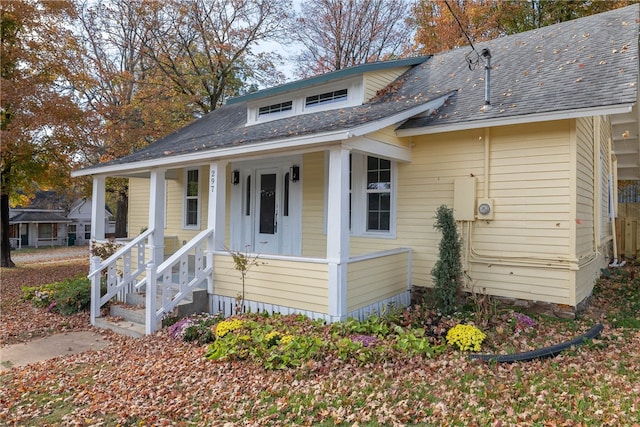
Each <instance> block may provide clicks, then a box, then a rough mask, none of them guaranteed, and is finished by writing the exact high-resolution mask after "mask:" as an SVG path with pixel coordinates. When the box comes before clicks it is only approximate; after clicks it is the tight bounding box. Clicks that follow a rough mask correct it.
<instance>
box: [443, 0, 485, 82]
mask: <svg viewBox="0 0 640 427" xmlns="http://www.w3.org/2000/svg"><path fill="white" fill-rule="evenodd" d="M443 1H444V4H446V5H447V8H448V9H449V12H451V15H452V16H453V19H455V20H456V22H457V23H458V27H460V30H461V31H462V34H464V36H465V37H466V38H467V41H468V42H469V46H471V52H469V53H467V54H466V55H465V56H464V59H465V60H466V61H467V64H468V65H469V69H470V70H471V71H473V70H475V68H476V67H477V66H478V64H479V63H480V54H479V53H478V51H477V50H476V48H475V47H474V46H473V42H472V41H471V37H469V34H467V32H466V31H465V29H464V27H463V26H462V24H461V23H460V20H459V19H458V17H457V16H456V14H455V13H453V9H452V8H451V6H450V5H449V2H448V1H447V0H443ZM474 54H475V57H472V56H474Z"/></svg>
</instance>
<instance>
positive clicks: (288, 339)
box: [280, 334, 294, 345]
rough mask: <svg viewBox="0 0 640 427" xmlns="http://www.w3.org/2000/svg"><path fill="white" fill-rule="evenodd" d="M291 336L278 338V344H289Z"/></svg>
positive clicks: (291, 339)
mask: <svg viewBox="0 0 640 427" xmlns="http://www.w3.org/2000/svg"><path fill="white" fill-rule="evenodd" d="M293 338H294V337H293V335H289V334H287V335H285V336H283V337H282V338H280V344H285V345H286V344H289V343H290V342H291V341H293Z"/></svg>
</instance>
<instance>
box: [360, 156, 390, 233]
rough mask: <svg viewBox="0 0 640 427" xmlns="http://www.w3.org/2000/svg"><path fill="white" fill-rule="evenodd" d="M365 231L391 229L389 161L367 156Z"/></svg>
mask: <svg viewBox="0 0 640 427" xmlns="http://www.w3.org/2000/svg"><path fill="white" fill-rule="evenodd" d="M366 193H367V228H366V230H367V231H389V230H390V229H391V161H389V160H386V159H380V158H378V157H372V156H368V157H367V189H366Z"/></svg>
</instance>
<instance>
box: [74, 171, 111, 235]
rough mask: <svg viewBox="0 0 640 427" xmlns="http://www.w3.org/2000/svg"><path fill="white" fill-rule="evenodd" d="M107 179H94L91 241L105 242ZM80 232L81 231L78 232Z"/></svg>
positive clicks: (100, 177)
mask: <svg viewBox="0 0 640 427" xmlns="http://www.w3.org/2000/svg"><path fill="white" fill-rule="evenodd" d="M105 182H106V177H105V176H95V175H94V177H93V193H92V194H91V241H94V240H95V241H97V240H104V233H105V229H104V224H105V219H106V218H105V193H106V186H105ZM76 232H78V233H79V232H80V230H76Z"/></svg>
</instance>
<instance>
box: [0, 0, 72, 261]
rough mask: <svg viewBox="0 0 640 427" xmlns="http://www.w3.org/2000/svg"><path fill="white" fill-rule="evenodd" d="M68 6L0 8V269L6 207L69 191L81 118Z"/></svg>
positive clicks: (7, 255)
mask: <svg viewBox="0 0 640 427" xmlns="http://www.w3.org/2000/svg"><path fill="white" fill-rule="evenodd" d="M73 15H74V7H73V4H72V3H71V2H70V1H62V0H59V1H39V2H33V1H27V0H12V1H2V2H0V28H1V41H2V54H1V55H0V78H1V80H0V85H1V89H2V90H1V92H0V94H1V95H0V153H1V161H0V176H1V178H0V181H1V185H0V223H1V226H0V249H1V251H0V252H1V256H0V265H1V266H2V267H13V266H14V264H13V261H12V260H11V252H10V250H11V247H10V242H9V231H10V228H9V206H10V204H11V202H13V203H17V202H19V201H21V202H24V201H28V199H29V198H30V197H31V196H33V195H34V194H35V192H36V191H38V190H39V189H44V188H48V187H54V188H55V187H58V188H61V187H68V185H69V179H70V178H69V170H70V169H71V168H73V165H74V154H75V152H76V142H77V141H78V139H79V135H80V132H79V129H80V127H81V124H82V122H83V120H84V116H83V112H82V110H81V109H80V108H79V107H78V105H77V104H76V103H75V100H74V98H73V96H72V93H71V91H70V90H69V84H68V80H67V79H66V77H67V76H68V74H69V68H68V66H69V57H68V55H67V53H68V50H67V49H66V47H65V45H66V43H67V41H68V40H69V39H70V38H71V33H70V30H69V26H68V25H65V23H68V22H69V21H70V20H71V19H72V18H73Z"/></svg>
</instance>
